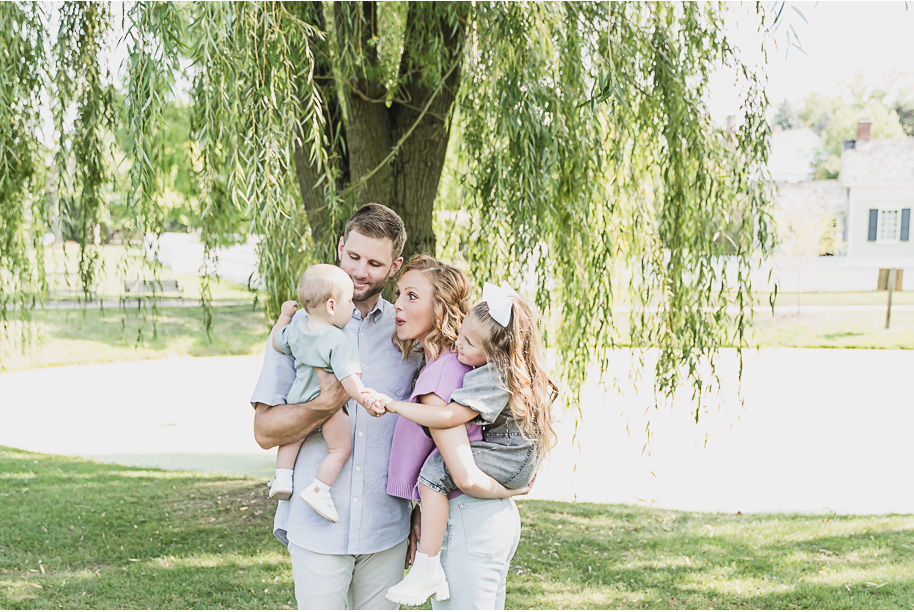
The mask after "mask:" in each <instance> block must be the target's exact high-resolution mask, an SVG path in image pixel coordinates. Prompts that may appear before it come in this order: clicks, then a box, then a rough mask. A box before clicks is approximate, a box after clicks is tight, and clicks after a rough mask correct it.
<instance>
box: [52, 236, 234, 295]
mask: <svg viewBox="0 0 914 612" xmlns="http://www.w3.org/2000/svg"><path fill="white" fill-rule="evenodd" d="M99 254H100V262H99V273H98V275H97V277H96V282H95V284H94V286H93V290H94V291H95V292H96V293H97V294H98V298H99V299H104V300H117V299H118V298H119V297H120V296H122V295H123V294H124V285H123V279H122V278H121V276H120V275H119V273H118V268H119V267H121V268H125V269H126V271H127V273H126V280H136V279H139V278H143V277H148V276H149V271H148V270H146V269H145V268H144V263H143V255H142V251H141V250H140V249H139V248H138V247H125V246H117V245H102V246H101V247H99ZM78 261H79V247H78V246H77V245H76V244H64V245H57V246H54V247H52V248H50V249H48V250H47V251H46V252H45V270H46V272H47V275H48V276H47V279H48V287H49V289H50V290H51V293H52V299H59V300H60V301H70V300H77V299H78V298H79V296H78V295H77V294H76V293H73V292H74V291H75V290H81V285H80V280H79V273H78V272H77V270H78V263H77V262H78ZM159 277H160V279H162V280H166V279H168V280H176V281H178V284H179V286H180V287H181V289H182V292H181V297H182V298H183V299H185V300H199V299H200V282H201V281H200V277H199V275H198V274H196V273H191V274H174V273H173V272H172V270H171V269H170V268H164V269H162V270H161V272H160V273H159ZM55 291H56V293H55ZM61 291H67V293H64V294H61V293H60V292H61ZM163 297H165V298H171V297H172V296H171V295H166V296H163ZM251 297H252V296H251V293H250V292H249V291H248V290H247V288H246V287H245V286H244V285H242V284H240V283H233V282H229V281H224V280H220V281H218V282H217V283H215V284H214V285H213V287H212V298H213V302H214V303H218V302H239V301H240V302H250V301H251Z"/></svg>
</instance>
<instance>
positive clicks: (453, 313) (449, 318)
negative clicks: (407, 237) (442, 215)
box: [393, 255, 472, 361]
mask: <svg viewBox="0 0 914 612" xmlns="http://www.w3.org/2000/svg"><path fill="white" fill-rule="evenodd" d="M410 270H418V271H419V272H422V273H423V274H425V277H426V278H427V279H428V282H429V283H431V285H432V288H433V290H434V294H433V296H432V298H433V299H432V314H433V320H434V328H433V329H432V332H431V333H430V334H429V335H428V336H427V337H426V338H425V341H424V343H423V344H422V345H420V344H419V342H418V341H416V340H400V339H399V338H397V333H396V332H394V334H393V341H394V344H396V345H397V347H399V349H400V351H401V352H402V353H403V358H404V359H409V357H410V353H419V354H421V353H422V348H423V347H425V348H426V349H427V350H428V352H429V354H430V356H431V358H432V361H434V360H435V359H437V358H438V355H440V354H441V353H443V352H444V351H446V350H448V349H453V348H454V345H455V344H456V343H457V335H458V334H459V333H460V326H461V325H463V318H464V317H465V316H466V314H467V311H468V310H469V309H470V296H471V295H472V290H471V289H470V281H469V280H467V277H466V275H465V274H464V273H463V272H461V271H460V270H458V269H457V268H455V267H454V266H449V265H447V264H445V263H441V262H440V261H438V260H437V259H435V258H433V257H429V256H428V255H416V256H415V257H413V258H412V259H411V260H410V261H409V263H408V264H406V265H405V266H403V269H402V270H401V272H400V278H403V275H404V274H406V273H407V272H409V271H410Z"/></svg>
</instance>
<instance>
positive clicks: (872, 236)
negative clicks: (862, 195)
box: [867, 208, 879, 242]
mask: <svg viewBox="0 0 914 612" xmlns="http://www.w3.org/2000/svg"><path fill="white" fill-rule="evenodd" d="M878 220H879V210H877V209H875V208H871V209H870V233H869V237H868V238H867V240H869V241H870V242H874V241H875V240H876V223H877V222H878Z"/></svg>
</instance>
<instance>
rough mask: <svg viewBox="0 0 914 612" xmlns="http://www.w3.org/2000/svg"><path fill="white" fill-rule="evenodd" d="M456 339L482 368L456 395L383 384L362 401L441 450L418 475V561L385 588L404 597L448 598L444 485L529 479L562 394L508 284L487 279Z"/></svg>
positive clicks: (516, 483)
mask: <svg viewBox="0 0 914 612" xmlns="http://www.w3.org/2000/svg"><path fill="white" fill-rule="evenodd" d="M456 348H457V359H458V361H460V362H461V363H463V364H465V365H467V366H470V367H474V368H476V369H475V370H472V371H470V372H469V373H467V374H466V376H465V377H464V379H463V387H462V388H461V389H457V390H456V391H454V392H453V393H452V394H451V397H450V401H451V403H450V404H448V405H445V406H434V405H427V404H415V403H407V402H397V401H392V400H391V399H390V398H388V397H386V396H384V395H381V394H377V393H372V394H371V397H369V399H368V400H367V401H366V403H365V405H366V406H368V407H369V409H371V410H373V411H374V412H376V413H378V414H381V413H383V412H384V411H387V412H393V413H396V414H399V415H400V416H401V417H404V418H407V419H409V420H410V421H413V422H415V423H418V424H420V425H423V426H426V427H429V428H431V433H432V437H433V438H434V440H435V444H436V445H437V447H438V450H439V453H440V454H439V455H433V456H432V457H431V458H430V459H429V461H428V462H427V463H426V464H425V465H424V466H423V467H422V470H421V472H420V474H419V483H420V490H421V500H422V518H421V533H422V538H421V540H420V542H419V550H418V553H417V555H416V559H415V562H414V564H413V567H412V569H411V570H410V572H409V574H408V575H407V576H406V578H404V579H403V580H402V581H401V582H400V583H399V584H397V585H395V586H393V587H391V589H390V590H388V592H387V595H386V597H387V599H388V600H390V601H393V602H396V603H399V604H403V605H421V604H422V603H424V602H425V600H426V599H428V598H429V597H430V596H432V595H435V597H436V599H445V598H447V594H448V591H449V589H448V585H447V582H446V580H445V578H444V571H443V569H442V567H441V562H440V558H439V552H440V550H441V546H442V542H443V540H444V534H445V531H446V529H447V520H448V509H449V507H448V499H447V494H448V493H450V492H451V491H454V490H455V489H460V490H462V491H464V492H467V493H472V492H474V491H479V490H481V488H484V487H485V482H486V481H489V479H488V478H487V477H486V475H488V476H491V477H492V478H493V479H494V480H496V481H497V482H499V483H500V484H501V485H503V486H504V487H505V488H506V489H509V490H513V489H518V488H521V487H524V486H526V485H528V484H529V483H530V481H531V480H532V479H533V477H534V475H535V474H536V471H537V469H538V468H539V466H540V463H541V462H542V460H543V458H544V456H545V454H546V452H547V450H548V449H549V448H551V446H552V444H553V440H554V438H555V432H554V430H553V427H552V414H551V406H552V402H553V401H554V400H555V398H556V396H557V394H558V393H557V389H556V387H555V385H554V384H553V383H552V381H550V380H549V378H548V376H547V374H546V368H545V359H544V356H543V350H542V348H541V342H540V338H539V333H538V331H537V329H536V319H535V316H534V313H533V311H532V309H531V308H530V307H529V306H528V305H527V303H526V302H524V300H522V299H521V298H520V297H519V296H518V295H517V294H516V293H514V292H513V291H511V290H510V288H508V287H507V286H504V285H503V286H502V287H497V286H495V285H491V284H489V283H486V284H485V287H484V289H483V301H482V302H481V303H480V304H478V305H477V306H475V307H474V308H473V309H472V310H471V311H470V313H469V314H468V315H467V317H466V319H465V320H464V322H463V325H462V327H461V329H460V334H459V336H458V338H457V343H456ZM471 419H472V420H473V421H474V422H476V423H479V424H481V425H483V426H484V430H483V432H484V433H483V439H482V440H480V441H475V442H469V440H468V437H467V430H466V427H464V426H463V425H462V423H464V422H466V421H469V420H471ZM456 425H459V426H456ZM509 493H510V492H509Z"/></svg>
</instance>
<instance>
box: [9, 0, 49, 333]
mask: <svg viewBox="0 0 914 612" xmlns="http://www.w3.org/2000/svg"><path fill="white" fill-rule="evenodd" d="M44 37H45V31H44V25H43V15H42V12H41V9H40V7H39V6H38V5H37V4H20V3H18V2H7V3H3V4H0V49H2V53H0V75H2V76H0V329H2V331H0V341H3V340H7V339H11V338H10V336H11V333H10V332H11V330H12V328H11V325H10V323H11V320H13V319H17V320H18V321H19V323H20V325H19V327H20V334H19V335H18V341H19V342H20V344H21V345H22V346H23V347H25V346H27V345H28V344H29V343H30V340H31V337H32V334H31V332H32V326H31V325H30V324H29V322H30V320H31V319H30V317H31V313H32V311H33V310H34V308H35V307H36V306H37V305H39V304H41V303H43V302H44V299H45V297H46V293H47V283H46V281H45V275H44V250H43V246H42V241H41V238H42V236H43V235H44V233H45V225H44V223H45V219H46V218H47V198H46V197H45V193H44V187H43V185H42V180H43V178H44V173H45V168H44V163H43V162H42V159H41V155H42V147H41V144H40V141H39V138H38V133H39V128H40V123H41V118H40V115H39V108H38V101H39V100H40V99H41V92H42V88H43V78H42V72H41V67H40V66H41V64H42V62H43V61H44V59H45V57H44Z"/></svg>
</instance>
